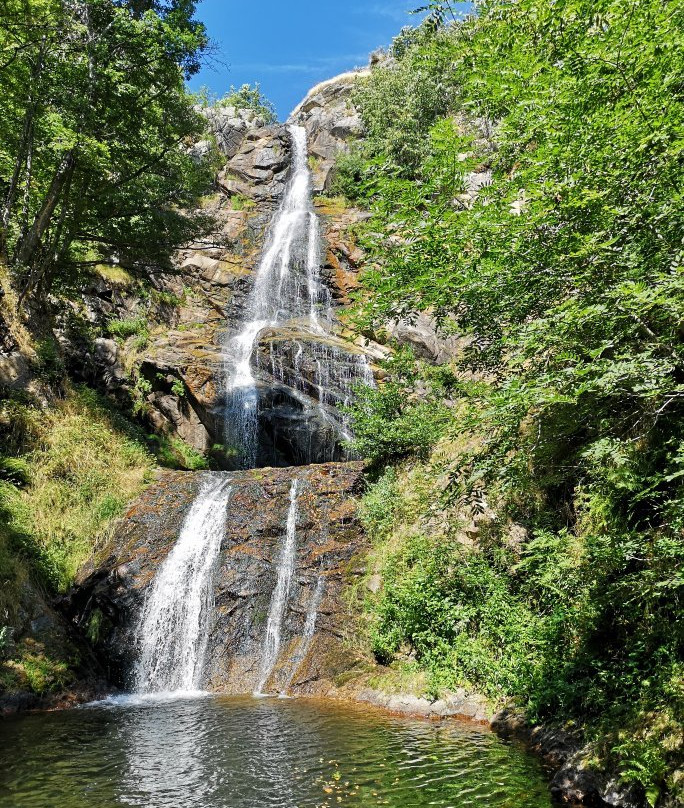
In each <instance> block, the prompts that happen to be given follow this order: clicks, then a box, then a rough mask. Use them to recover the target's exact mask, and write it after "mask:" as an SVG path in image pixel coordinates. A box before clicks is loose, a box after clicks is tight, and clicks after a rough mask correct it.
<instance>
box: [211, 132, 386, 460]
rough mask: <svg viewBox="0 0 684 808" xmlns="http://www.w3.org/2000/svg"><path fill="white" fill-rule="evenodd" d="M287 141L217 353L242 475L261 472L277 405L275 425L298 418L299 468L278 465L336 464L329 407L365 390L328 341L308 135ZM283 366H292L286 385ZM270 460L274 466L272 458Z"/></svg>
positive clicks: (360, 368)
mask: <svg viewBox="0 0 684 808" xmlns="http://www.w3.org/2000/svg"><path fill="white" fill-rule="evenodd" d="M288 132H289V134H290V139H291V143H292V168H291V173H290V178H289V181H288V184H287V186H286V189H285V193H284V196H283V199H282V201H281V203H280V206H279V208H278V210H277V211H276V213H275V215H274V217H273V219H272V221H271V223H270V225H269V229H268V232H267V235H266V242H265V246H264V249H263V252H262V256H261V259H260V261H259V264H258V266H257V269H256V273H255V277H254V284H253V287H252V289H251V292H250V293H249V295H248V297H247V301H246V304H245V307H244V316H243V318H242V322H241V326H240V328H239V331H238V332H237V333H236V334H234V335H233V336H232V337H230V338H229V339H228V340H227V341H226V343H225V345H224V364H225V368H226V372H225V391H226V410H225V440H226V445H227V446H228V447H229V448H231V449H232V450H233V451H234V452H235V453H236V455H237V463H236V465H238V466H240V467H242V468H253V467H255V466H257V465H259V461H260V457H259V454H260V446H261V444H262V443H263V441H262V440H261V439H262V437H263V436H262V434H261V433H260V429H261V424H260V415H262V414H263V409H264V400H265V399H269V400H270V401H271V402H273V401H276V402H277V405H278V406H280V408H281V411H282V412H284V415H283V416H282V420H285V421H287V419H288V418H289V419H290V421H292V412H294V411H299V412H301V413H304V415H305V417H304V418H302V419H301V420H302V421H303V422H304V427H303V428H302V427H301V426H300V429H299V432H300V433H301V434H298V435H297V436H296V438H295V442H297V443H298V447H297V452H292V453H291V454H297V455H298V458H297V457H293V458H290V459H289V462H286V463H283V462H280V465H296V464H298V463H311V462H320V461H325V460H334V459H339V458H340V456H341V454H340V452H339V450H338V448H336V447H338V446H339V441H340V440H343V439H346V438H347V437H348V432H347V431H346V430H345V427H344V424H343V418H342V416H341V415H340V414H339V413H338V412H337V411H336V409H335V407H336V404H338V403H346V402H348V400H349V398H350V396H351V393H352V388H353V385H354V384H356V383H357V382H361V383H368V379H369V376H370V377H371V380H372V374H370V373H369V370H370V367H369V364H368V361H367V359H366V357H365V356H364V355H363V354H359V353H358V349H356V348H353V347H352V346H348V345H346V344H345V343H344V341H343V340H341V339H340V338H339V337H337V336H336V334H335V320H334V309H333V301H332V294H331V292H330V289H329V288H328V286H327V285H326V283H325V282H324V281H323V279H322V277H321V258H322V253H323V244H322V238H321V229H320V223H319V220H318V216H317V215H316V212H315V210H314V207H313V201H312V180H311V172H310V170H309V165H308V159H307V136H306V130H305V129H304V127H303V126H297V125H294V124H291V125H289V126H288ZM264 337H265V338H266V339H267V340H269V341H270V350H269V357H270V360H271V361H270V365H271V367H270V370H271V377H272V378H271V381H270V383H268V384H265V383H264V382H263V378H262V376H263V372H265V368H262V369H261V370H262V373H261V374H260V368H259V344H260V341H261V340H262V338H264ZM276 355H277V356H276ZM285 360H287V362H286V361H285ZM285 364H288V366H291V367H290V368H289V375H288V372H287V371H286V370H285ZM333 364H334V365H335V367H334V368H332V365H333ZM313 424H315V425H316V426H315V428H314V427H313V426H312V425H313ZM293 429H294V428H293ZM316 429H317V430H318V432H319V433H320V432H321V431H327V433H328V438H327V439H326V447H327V448H326V447H322V446H321V445H319V444H320V443H321V440H320V438H319V439H318V441H313V440H311V435H309V436H308V438H307V435H306V432H307V430H308V432H309V433H311V432H313V431H316ZM291 442H292V441H291ZM273 455H275V450H274V452H273ZM267 460H268V463H267V464H269V465H278V462H277V460H276V459H274V457H269V458H267ZM262 464H266V463H262Z"/></svg>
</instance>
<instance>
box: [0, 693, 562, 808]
mask: <svg viewBox="0 0 684 808" xmlns="http://www.w3.org/2000/svg"><path fill="white" fill-rule="evenodd" d="M0 761H1V763H0V806H2V808H6V807H9V806H12V808H29V807H30V808H52V806H55V808H57V806H59V808H91V806H92V808H96V807H97V808H109V806H122V805H134V806H145V807H146V808H271V807H272V808H316V807H318V806H320V808H324V807H325V808H334V806H347V807H348V808H362V806H363V808H369V807H370V806H377V805H384V806H391V807H392V808H412V807H413V806H415V808H423V806H441V807H442V808H447V806H454V808H467V806H479V807H480V808H550V806H551V804H552V803H551V800H550V798H549V796H548V786H547V783H546V781H545V779H544V776H543V773H542V770H541V768H540V766H539V763H538V762H537V760H536V759H535V758H533V757H531V756H530V755H529V754H527V753H526V752H525V751H524V749H522V748H520V747H518V746H516V745H510V744H507V743H504V742H503V741H501V740H500V739H498V738H497V737H496V736H495V735H493V734H491V733H490V732H488V731H487V730H485V729H481V728H479V727H478V726H476V725H470V724H465V723H460V722H456V721H445V722H442V723H436V724H435V723H429V722H425V721H418V720H412V719H406V718H395V717H392V716H388V715H386V714H384V713H381V712H378V711H375V710H371V709H367V708H364V707H360V706H355V705H352V706H348V705H344V706H341V705H336V704H329V703H324V702H323V703H322V702H317V701H310V700H306V699H293V700H278V699H251V698H249V699H248V698H217V697H204V698H193V699H175V700H167V701H164V700H159V699H149V700H146V701H143V700H140V699H135V698H133V699H130V700H123V702H119V703H110V704H101V705H99V706H93V707H86V708H81V709H78V710H71V711H66V712H59V713H49V714H42V715H31V716H24V717H20V718H15V719H11V720H8V721H3V722H0Z"/></svg>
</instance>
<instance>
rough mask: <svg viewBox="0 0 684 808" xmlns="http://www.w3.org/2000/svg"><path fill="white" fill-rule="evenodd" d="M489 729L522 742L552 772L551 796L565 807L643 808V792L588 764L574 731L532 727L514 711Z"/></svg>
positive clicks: (494, 721)
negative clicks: (568, 805) (540, 758)
mask: <svg viewBox="0 0 684 808" xmlns="http://www.w3.org/2000/svg"><path fill="white" fill-rule="evenodd" d="M492 728H493V729H494V730H495V731H496V732H497V733H498V734H499V735H501V736H502V737H505V738H518V739H519V740H522V741H524V742H525V743H526V744H527V745H528V746H529V747H530V748H531V749H532V751H534V752H535V753H536V754H538V755H539V756H540V757H542V758H543V759H544V760H545V761H546V763H547V764H548V766H549V769H550V771H552V772H553V776H552V780H551V793H552V795H553V796H554V797H555V798H556V799H557V800H558V801H559V802H562V803H565V804H570V805H577V806H587V808H607V807H608V806H610V807H611V808H645V806H646V805H647V801H646V798H645V795H644V793H643V789H641V788H640V787H638V786H637V785H636V784H626V783H625V782H620V780H619V778H618V776H617V775H616V774H615V773H611V772H610V771H605V770H598V769H595V768H593V767H592V766H591V765H590V764H589V762H588V761H589V760H590V759H591V756H592V755H591V751H590V750H588V749H586V748H585V744H584V742H583V739H582V737H581V735H580V733H579V732H578V731H571V730H567V729H563V728H561V727H552V726H533V725H530V724H529V723H528V722H527V721H526V720H525V716H524V715H523V714H522V713H520V712H519V711H517V710H512V709H507V710H503V711H502V712H500V713H498V714H497V715H495V716H494V718H493V719H492Z"/></svg>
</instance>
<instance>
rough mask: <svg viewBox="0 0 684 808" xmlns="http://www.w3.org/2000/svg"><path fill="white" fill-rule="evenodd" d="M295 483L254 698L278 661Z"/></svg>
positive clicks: (292, 547) (293, 538)
mask: <svg viewBox="0 0 684 808" xmlns="http://www.w3.org/2000/svg"><path fill="white" fill-rule="evenodd" d="M298 486H299V480H297V479H296V478H295V479H294V480H293V481H292V485H291V486H290V507H289V510H288V513H287V526H286V529H285V540H284V542H283V547H282V550H281V552H280V558H279V559H278V577H277V580H276V585H275V589H274V590H273V594H272V595H271V603H270V606H269V608H268V620H267V622H266V635H265V637H264V645H263V650H262V653H261V670H260V671H259V684H258V685H257V687H256V690H255V691H254V693H255V695H261V694H262V693H263V689H264V686H265V685H266V683H267V682H268V678H269V676H270V675H271V671H272V670H273V668H274V667H275V664H276V662H277V661H278V653H279V652H280V635H281V630H282V623H283V615H284V614H285V607H286V605H287V598H288V595H289V594H290V585H291V583H292V576H293V575H294V571H295V561H296V555H297V490H298Z"/></svg>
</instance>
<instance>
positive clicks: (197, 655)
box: [135, 475, 231, 693]
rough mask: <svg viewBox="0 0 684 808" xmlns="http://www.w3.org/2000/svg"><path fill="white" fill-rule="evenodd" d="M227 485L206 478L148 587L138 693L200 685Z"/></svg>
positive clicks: (142, 621)
mask: <svg viewBox="0 0 684 808" xmlns="http://www.w3.org/2000/svg"><path fill="white" fill-rule="evenodd" d="M230 493H231V489H230V486H229V485H228V481H227V480H226V479H225V478H224V477H222V476H214V475H212V476H211V477H210V478H209V479H208V480H207V481H205V482H204V484H203V485H202V488H201V490H200V492H199V494H198V495H197V498H196V499H195V501H194V502H193V504H192V506H191V508H190V511H189V512H188V515H187V516H186V518H185V521H184V522H183V525H182V527H181V530H180V535H179V537H178V541H177V542H176V544H175V545H174V547H173V548H172V550H171V552H170V553H169V554H168V556H167V557H166V560H165V561H164V563H163V564H162V565H161V567H160V568H159V570H158V572H157V574H156V576H155V578H154V581H153V582H152V584H151V586H150V592H149V594H148V597H147V600H146V602H145V606H144V608H143V611H142V615H141V618H140V628H139V637H140V646H141V653H140V658H139V661H138V666H137V671H136V681H135V689H136V691H137V692H139V693H161V692H173V691H183V692H190V691H197V690H199V689H200V687H201V684H202V673H203V667H204V657H205V654H206V650H207V643H208V639H209V618H210V612H211V605H212V599H213V587H212V584H213V573H214V567H215V564H216V561H217V558H218V554H219V551H220V549H221V541H222V538H223V532H224V529H225V520H226V507H227V505H228V500H229V497H230Z"/></svg>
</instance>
